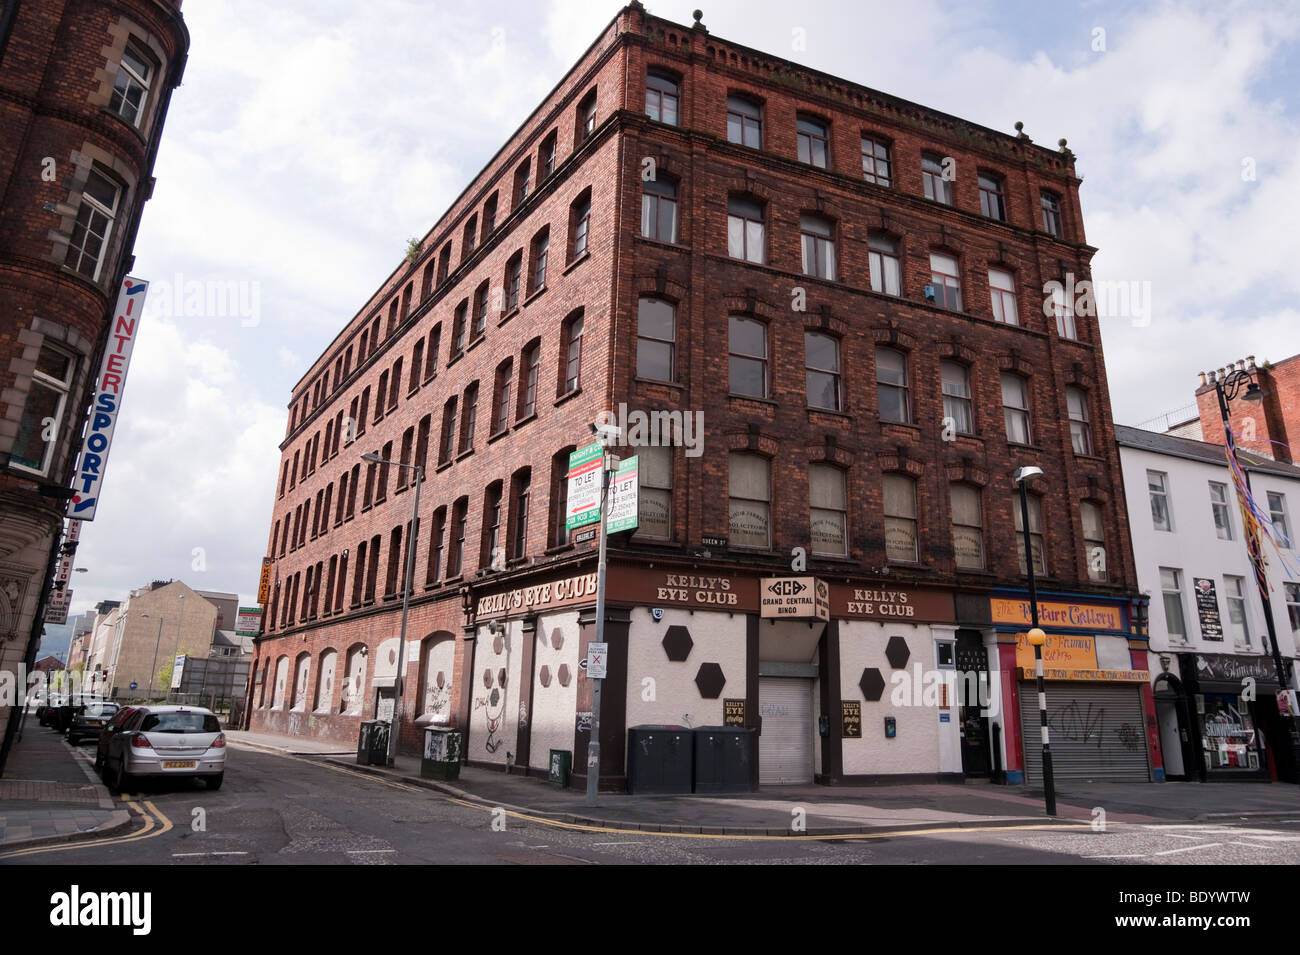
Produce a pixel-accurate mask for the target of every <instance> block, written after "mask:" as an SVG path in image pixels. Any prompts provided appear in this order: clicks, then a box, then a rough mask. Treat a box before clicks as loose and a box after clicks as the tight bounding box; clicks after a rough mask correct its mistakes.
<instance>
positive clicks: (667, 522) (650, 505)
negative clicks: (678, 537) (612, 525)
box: [636, 446, 673, 540]
mask: <svg viewBox="0 0 1300 955" xmlns="http://www.w3.org/2000/svg"><path fill="white" fill-rule="evenodd" d="M637 479H638V480H639V481H640V485H641V486H640V490H639V493H638V499H637V528H636V536H637V537H653V538H656V539H658V540H668V539H670V538H671V537H672V536H673V449H672V448H671V447H668V446H659V447H645V448H638V449H637Z"/></svg>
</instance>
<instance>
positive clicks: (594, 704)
mask: <svg viewBox="0 0 1300 955" xmlns="http://www.w3.org/2000/svg"><path fill="white" fill-rule="evenodd" d="M608 491H609V456H608V455H607V454H605V453H604V452H603V451H602V453H601V459H600V527H599V529H598V530H597V531H596V533H597V534H599V535H600V537H599V540H600V551H599V554H600V556H599V557H597V559H596V639H595V642H596V643H599V644H601V645H604V643H605V576H606V573H605V538H606V533H605V495H606V493H607V492H608ZM587 671H588V674H589V675H590V672H591V660H590V651H588V661H587ZM593 683H594V684H595V686H594V687H593V689H592V698H591V739H590V741H589V742H588V743H587V805H588V806H594V805H596V794H597V792H599V788H600V688H601V686H603V685H604V683H605V681H604V680H603V679H601V678H595V679H594V680H593Z"/></svg>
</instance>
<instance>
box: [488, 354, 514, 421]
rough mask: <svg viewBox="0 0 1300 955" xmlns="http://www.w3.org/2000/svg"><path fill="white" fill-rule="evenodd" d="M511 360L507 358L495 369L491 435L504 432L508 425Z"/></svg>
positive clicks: (512, 370) (512, 374) (511, 376)
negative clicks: (494, 396) (494, 399)
mask: <svg viewBox="0 0 1300 955" xmlns="http://www.w3.org/2000/svg"><path fill="white" fill-rule="evenodd" d="M511 364H512V363H511V360H510V359H509V358H507V359H506V360H505V361H503V362H502V363H501V364H500V365H499V366H498V367H497V384H496V389H497V400H496V402H495V404H494V405H493V413H492V433H493V434H497V433H498V432H501V431H504V430H505V429H506V428H507V427H508V426H509V424H510V383H511V379H512V378H513V377H514V369H513V368H512V367H511Z"/></svg>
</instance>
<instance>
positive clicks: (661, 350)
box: [636, 298, 677, 381]
mask: <svg viewBox="0 0 1300 955" xmlns="http://www.w3.org/2000/svg"><path fill="white" fill-rule="evenodd" d="M676 336H677V315H676V311H675V309H674V308H673V306H672V305H670V304H669V303H668V302H664V301H661V300H660V299H656V298H643V299H641V300H640V302H639V303H638V306H637V342H636V373H637V376H638V377H640V378H650V379H653V380H655V381H672V380H673V349H674V344H675V341H676Z"/></svg>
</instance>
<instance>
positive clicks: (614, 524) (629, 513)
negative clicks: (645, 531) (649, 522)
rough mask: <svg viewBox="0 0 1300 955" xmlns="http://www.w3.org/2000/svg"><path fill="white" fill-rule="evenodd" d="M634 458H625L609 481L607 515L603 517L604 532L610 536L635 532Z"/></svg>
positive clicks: (635, 463)
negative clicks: (621, 532)
mask: <svg viewBox="0 0 1300 955" xmlns="http://www.w3.org/2000/svg"><path fill="white" fill-rule="evenodd" d="M638 488H639V483H638V479H637V460H636V456H635V455H634V456H632V457H630V458H626V459H625V460H624V461H623V462H622V463H620V464H619V466H618V470H617V471H616V472H615V473H614V476H613V477H612V478H610V479H609V513H608V515H607V516H606V517H605V530H606V531H608V532H609V533H611V534H617V533H618V532H619V531H632V530H636V515H637V491H638Z"/></svg>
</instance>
